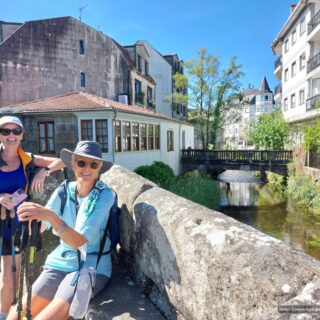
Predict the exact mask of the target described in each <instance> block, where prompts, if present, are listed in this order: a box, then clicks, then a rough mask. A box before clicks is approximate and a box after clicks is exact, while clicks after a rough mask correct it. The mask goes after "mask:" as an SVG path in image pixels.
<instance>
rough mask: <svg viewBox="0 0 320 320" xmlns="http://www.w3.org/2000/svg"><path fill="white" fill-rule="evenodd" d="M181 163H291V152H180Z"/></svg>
mask: <svg viewBox="0 0 320 320" xmlns="http://www.w3.org/2000/svg"><path fill="white" fill-rule="evenodd" d="M181 153H182V155H181V161H182V162H183V163H186V162H198V161H204V162H205V161H210V160H211V161H219V160H220V161H222V162H224V161H239V162H242V161H244V162H256V163H259V162H260V163H261V162H274V163H289V162H291V161H292V151H291V150H272V151H269V150H193V149H192V150H181Z"/></svg>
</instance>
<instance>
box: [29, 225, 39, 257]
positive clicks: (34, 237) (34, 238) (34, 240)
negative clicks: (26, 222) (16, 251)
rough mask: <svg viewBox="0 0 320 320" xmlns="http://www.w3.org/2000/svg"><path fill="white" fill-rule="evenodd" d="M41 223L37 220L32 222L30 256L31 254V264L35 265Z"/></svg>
mask: <svg viewBox="0 0 320 320" xmlns="http://www.w3.org/2000/svg"><path fill="white" fill-rule="evenodd" d="M39 232H40V230H39V223H38V221H37V220H32V221H31V236H30V238H29V244H30V254H29V262H30V263H33V260H34V256H35V253H36V249H37V244H38V239H39Z"/></svg>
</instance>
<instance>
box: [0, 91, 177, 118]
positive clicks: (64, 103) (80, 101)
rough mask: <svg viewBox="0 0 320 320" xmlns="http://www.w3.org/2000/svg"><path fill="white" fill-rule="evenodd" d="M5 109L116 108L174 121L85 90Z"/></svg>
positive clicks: (21, 110) (80, 109)
mask: <svg viewBox="0 0 320 320" xmlns="http://www.w3.org/2000/svg"><path fill="white" fill-rule="evenodd" d="M1 110H3V111H4V110H5V111H15V112H25V113H35V112H36V113H39V112H54V111H55V112H57V111H70V112H75V111H95V110H117V111H119V112H124V113H132V114H138V115H143V116H148V117H155V118H161V119H166V120H170V121H175V120H174V119H171V118H168V117H166V116H164V115H162V114H160V113H158V112H155V111H152V110H150V109H147V108H145V107H140V106H137V105H127V104H123V103H120V102H117V101H113V100H109V99H106V98H103V97H100V96H96V95H94V94H90V93H86V92H81V91H80V92H72V93H66V94H63V95H61V96H56V97H51V98H46V99H42V100H36V101H31V102H25V103H21V104H17V105H12V106H7V107H2V108H0V111H1Z"/></svg>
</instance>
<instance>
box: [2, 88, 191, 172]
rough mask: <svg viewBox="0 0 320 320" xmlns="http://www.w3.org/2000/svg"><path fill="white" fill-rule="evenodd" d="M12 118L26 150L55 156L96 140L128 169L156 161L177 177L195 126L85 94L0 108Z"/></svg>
mask: <svg viewBox="0 0 320 320" xmlns="http://www.w3.org/2000/svg"><path fill="white" fill-rule="evenodd" d="M12 113H14V114H16V115H17V116H19V117H20V118H21V119H22V121H23V122H24V127H25V129H26V132H27V133H28V135H26V137H25V142H24V146H25V147H26V150H28V151H31V152H34V153H37V154H38V153H40V154H52V155H54V154H55V155H57V156H58V155H59V154H60V150H61V148H69V149H74V147H75V145H76V143H77V142H78V141H79V140H95V141H97V142H99V143H100V144H101V145H102V151H103V157H104V158H105V159H107V160H109V161H112V162H114V163H116V164H119V165H121V166H124V167H126V168H128V169H130V170H134V169H135V168H137V167H139V166H141V165H151V164H152V163H153V162H154V161H162V162H164V163H166V164H168V165H169V166H170V167H171V168H172V169H173V171H174V173H175V174H176V175H177V174H179V173H180V156H181V154H180V150H181V149H185V148H186V147H187V146H191V147H192V148H193V147H194V144H193V143H194V128H193V126H192V125H191V124H188V123H187V122H183V121H178V120H175V119H172V118H169V117H165V116H163V115H161V114H160V113H157V112H155V111H153V110H150V109H148V108H143V107H140V106H135V105H127V104H123V103H119V102H117V101H113V100H109V99H106V98H103V97H99V96H96V95H93V94H89V93H84V92H73V93H69V94H64V95H61V96H56V97H51V98H47V99H42V100H38V101H32V102H26V103H23V104H19V105H13V106H9V107H3V108H0V116H2V115H7V114H12Z"/></svg>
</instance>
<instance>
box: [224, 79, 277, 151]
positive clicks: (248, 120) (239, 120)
mask: <svg viewBox="0 0 320 320" xmlns="http://www.w3.org/2000/svg"><path fill="white" fill-rule="evenodd" d="M235 103H236V104H238V106H239V107H238V110H237V112H236V113H234V112H233V113H232V115H230V116H229V118H230V120H229V121H228V119H227V121H228V122H227V124H226V126H225V127H224V134H223V135H224V141H223V143H224V145H225V146H226V147H230V148H232V149H246V148H248V147H249V146H248V145H247V143H246V139H245V138H246V137H245V133H246V131H247V130H249V128H250V126H251V125H252V124H254V123H255V122H256V121H257V119H258V118H259V117H260V116H261V115H263V114H265V113H269V112H272V111H273V110H274V107H275V105H274V100H273V93H272V91H271V90H270V88H269V85H268V82H267V79H266V77H264V78H263V79H262V82H261V85H260V88H259V89H256V88H253V87H249V88H248V89H246V90H244V91H243V93H242V99H241V101H237V102H235ZM227 118H228V117H227Z"/></svg>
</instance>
